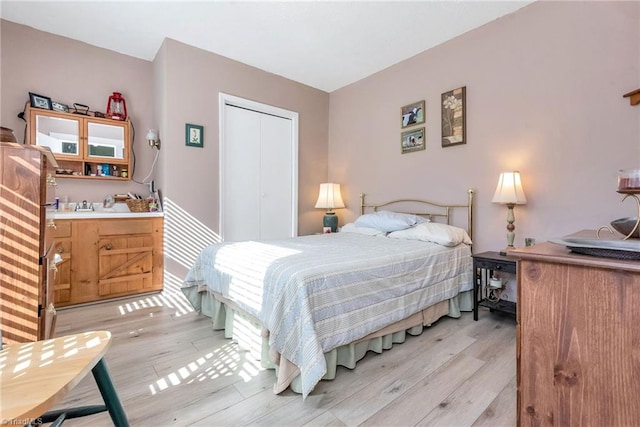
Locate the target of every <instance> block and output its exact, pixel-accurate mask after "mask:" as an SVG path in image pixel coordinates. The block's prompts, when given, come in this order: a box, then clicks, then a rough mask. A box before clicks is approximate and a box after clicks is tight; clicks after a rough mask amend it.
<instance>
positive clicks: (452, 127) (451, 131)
mask: <svg viewBox="0 0 640 427" xmlns="http://www.w3.org/2000/svg"><path fill="white" fill-rule="evenodd" d="M466 102H467V100H466V86H463V87H459V88H457V89H454V90H451V91H449V92H445V93H443V94H442V146H443V147H450V146H452V145H459V144H466V143H467V135H466V133H467V131H466V127H467V124H466V120H467V119H466V109H467V108H466Z"/></svg>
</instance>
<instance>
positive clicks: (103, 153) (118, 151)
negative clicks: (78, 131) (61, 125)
mask: <svg viewBox="0 0 640 427" xmlns="http://www.w3.org/2000/svg"><path fill="white" fill-rule="evenodd" d="M128 127H129V125H128V123H126V122H122V123H119V122H113V121H109V122H106V121H99V120H98V119H91V120H89V119H87V120H86V138H87V145H86V152H85V156H84V157H85V159H86V160H87V161H90V162H106V163H124V162H126V161H127V160H128V158H129V144H128V136H129V132H128Z"/></svg>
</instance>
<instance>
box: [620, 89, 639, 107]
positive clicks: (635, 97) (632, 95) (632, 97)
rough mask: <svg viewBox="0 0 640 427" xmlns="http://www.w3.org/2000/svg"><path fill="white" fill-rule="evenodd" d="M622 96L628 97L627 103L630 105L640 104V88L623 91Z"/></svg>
mask: <svg viewBox="0 0 640 427" xmlns="http://www.w3.org/2000/svg"><path fill="white" fill-rule="evenodd" d="M622 97H623V98H629V103H630V104H631V105H638V104H640V89H636V90H634V91H631V92H629V93H625V94H624V95H622Z"/></svg>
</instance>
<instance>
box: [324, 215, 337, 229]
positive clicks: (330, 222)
mask: <svg viewBox="0 0 640 427" xmlns="http://www.w3.org/2000/svg"><path fill="white" fill-rule="evenodd" d="M322 226H323V227H331V232H332V233H335V232H337V231H338V217H337V216H336V214H335V212H327V213H325V214H324V217H322Z"/></svg>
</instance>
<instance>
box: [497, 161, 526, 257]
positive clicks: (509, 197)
mask: <svg viewBox="0 0 640 427" xmlns="http://www.w3.org/2000/svg"><path fill="white" fill-rule="evenodd" d="M491 201H492V202H493V203H500V204H503V205H507V247H506V249H505V250H504V251H502V252H500V254H501V255H506V254H507V251H509V250H511V249H513V240H514V239H515V237H516V233H514V232H513V230H515V229H516V226H515V225H513V223H514V222H515V220H516V218H515V216H514V215H513V207H514V206H515V205H524V204H526V203H527V198H526V197H525V196H524V191H523V190H522V181H521V180H520V172H517V171H514V172H503V173H501V174H500V177H499V178H498V186H497V187H496V192H495V194H494V195H493V199H492V200H491Z"/></svg>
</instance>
